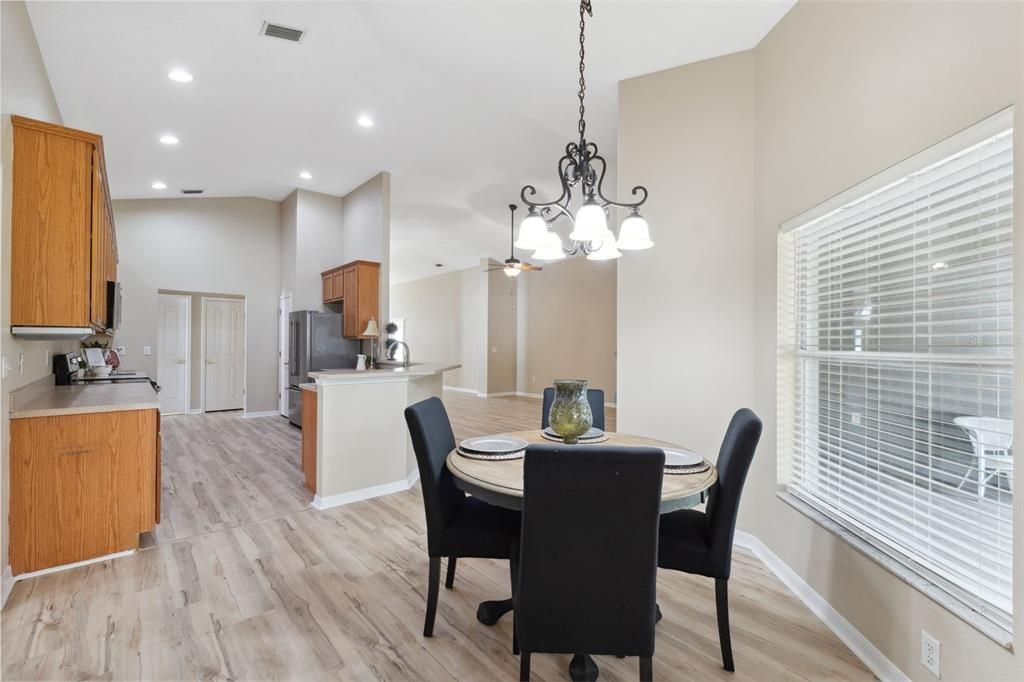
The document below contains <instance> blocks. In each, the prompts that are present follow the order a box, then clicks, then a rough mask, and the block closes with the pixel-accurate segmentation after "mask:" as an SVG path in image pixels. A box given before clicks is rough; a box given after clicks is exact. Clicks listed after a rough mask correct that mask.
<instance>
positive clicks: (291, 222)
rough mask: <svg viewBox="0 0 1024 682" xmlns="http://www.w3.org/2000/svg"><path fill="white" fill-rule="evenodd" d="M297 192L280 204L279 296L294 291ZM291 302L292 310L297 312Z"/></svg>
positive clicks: (297, 210)
mask: <svg viewBox="0 0 1024 682" xmlns="http://www.w3.org/2000/svg"><path fill="white" fill-rule="evenodd" d="M298 206H299V190H295V191H294V192H292V193H291V194H289V195H288V196H287V197H285V199H284V201H282V202H281V218H280V221H281V295H282V296H283V295H284V294H290V293H292V292H293V291H294V290H295V275H296V271H295V261H296V255H295V254H296V249H297V248H298V232H299V226H298V218H299V216H298V212H299V209H298ZM294 303H295V301H294V300H293V301H292V309H293V310H299V308H296V307H295V305H294Z"/></svg>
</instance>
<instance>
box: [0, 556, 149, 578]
mask: <svg viewBox="0 0 1024 682" xmlns="http://www.w3.org/2000/svg"><path fill="white" fill-rule="evenodd" d="M137 551H138V550H135V549H126V550H125V551H123V552H114V553H113V554H104V555H103V556H98V557H96V558H95V559H86V560H85V561H76V562H75V563H73V564H62V565H60V566H51V567H50V568H44V569H42V570H39V571H32V572H31V573H21V574H20V575H17V576H15V577H14V581H15V582H20V581H22V580H28V579H29V578H38V577H39V576H41V575H49V574H50V573H60V572H61V571H70V570H71V569H72V568H80V567H82V566H88V565H89V564H98V563H101V562H103V561H109V560H110V559H120V558H121V557H126V556H131V555H132V554H135V552H137ZM8 568H9V567H8Z"/></svg>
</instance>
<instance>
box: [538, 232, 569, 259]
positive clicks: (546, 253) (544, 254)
mask: <svg viewBox="0 0 1024 682" xmlns="http://www.w3.org/2000/svg"><path fill="white" fill-rule="evenodd" d="M533 258H534V260H562V259H563V258H565V252H564V251H562V238H561V237H559V236H558V233H557V232H548V235H547V237H546V238H545V241H544V246H542V247H540V248H539V249H537V250H536V251H534V253H533Z"/></svg>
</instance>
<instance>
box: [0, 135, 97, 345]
mask: <svg viewBox="0 0 1024 682" xmlns="http://www.w3.org/2000/svg"><path fill="white" fill-rule="evenodd" d="M11 124H12V127H13V139H14V159H13V164H12V166H13V170H12V187H13V192H12V194H13V202H12V212H11V325H12V326H29V327H92V328H93V329H95V330H96V331H103V330H105V329H106V326H107V324H106V323H107V281H115V280H116V278H117V247H116V244H115V235H114V220H113V210H112V209H111V204H110V190H109V186H108V183H107V174H106V168H105V161H104V156H103V139H102V138H101V137H100V136H99V135H94V134H92V133H87V132H83V131H80V130H74V129H72V128H65V127H63V126H58V125H53V124H50V123H44V122H42V121H35V120H32V119H28V118H24V117H21V116H12V117H11Z"/></svg>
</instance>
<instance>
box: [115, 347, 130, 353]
mask: <svg viewBox="0 0 1024 682" xmlns="http://www.w3.org/2000/svg"><path fill="white" fill-rule="evenodd" d="M114 350H116V351H117V354H118V355H128V351H126V350H125V349H124V346H118V347H117V348H115V349H114Z"/></svg>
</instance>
